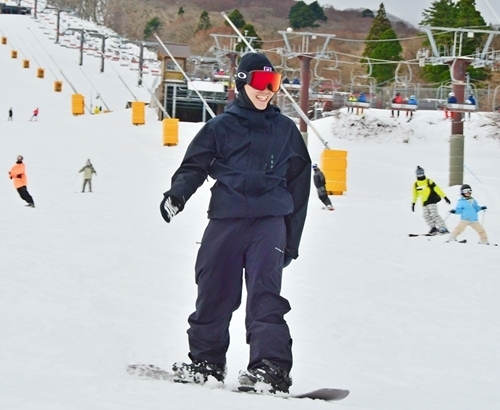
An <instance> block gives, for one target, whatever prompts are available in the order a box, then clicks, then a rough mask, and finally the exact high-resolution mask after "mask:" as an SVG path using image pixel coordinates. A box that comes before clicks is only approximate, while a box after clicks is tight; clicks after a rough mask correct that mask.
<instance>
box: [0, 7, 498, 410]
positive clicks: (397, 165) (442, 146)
mask: <svg viewBox="0 0 500 410" xmlns="http://www.w3.org/2000/svg"><path fill="white" fill-rule="evenodd" d="M37 25H38V23H36V22H34V21H33V20H32V19H31V18H30V17H22V16H6V15H0V29H1V30H2V33H1V34H2V35H5V36H7V37H8V38H9V43H8V44H7V45H0V73H1V78H2V80H3V81H2V87H1V92H0V164H1V165H2V167H3V170H4V174H3V175H4V179H3V181H2V180H0V181H2V182H1V183H0V198H1V201H0V234H1V235H0V242H1V246H0V281H1V286H0V403H1V407H2V408H5V409H9V410H33V409H37V410H42V409H47V410H49V409H50V410H62V409H65V410H66V409H77V410H80V409H81V410H88V409H106V410H118V409H119V410H126V409H134V410H135V409H165V408H186V409H196V408H205V409H217V410H220V409H234V408H239V409H255V408H276V409H285V408H286V409H301V410H303V409H316V408H326V406H329V404H326V403H322V402H314V401H308V400H293V401H291V400H282V399H277V398H271V397H261V396H252V395H244V394H233V393H230V392H227V391H223V390H221V389H218V388H201V387H198V386H189V385H178V384H173V383H169V382H160V381H144V380H138V379H136V378H132V377H130V376H129V375H128V374H127V373H126V372H125V368H126V365H127V364H129V363H133V362H147V363H155V364H158V365H161V366H164V367H169V366H170V365H171V363H173V362H174V361H177V360H186V359H187V356H186V353H187V336H186V334H185V331H186V329H187V316H188V315H189V314H190V313H191V312H192V310H193V309H194V300H195V296H196V287H195V284H194V273H193V270H194V268H193V266H194V259H195V256H196V251H197V247H198V245H197V241H199V240H200V238H201V235H202V232H203V229H204V227H205V225H206V222H207V221H206V213H205V212H206V209H207V203H208V199H209V195H210V194H209V187H210V183H206V184H205V185H204V186H203V187H202V188H200V190H199V192H197V193H196V195H195V196H193V198H192V199H191V200H190V202H189V203H188V204H187V206H186V209H185V210H184V211H183V212H182V213H181V214H180V215H178V216H177V217H176V218H175V219H174V220H173V222H172V223H171V224H169V225H167V224H165V223H164V222H163V220H162V219H161V217H160V215H159V211H158V205H159V202H160V200H161V198H162V192H164V191H165V190H166V189H167V188H168V187H169V178H170V176H171V175H172V173H173V172H174V170H175V169H176V167H177V166H178V165H179V163H180V161H181V158H182V156H183V154H184V151H185V149H186V147H187V144H188V143H189V141H190V140H191V138H192V137H193V136H194V134H195V133H196V132H197V130H198V129H199V128H200V127H201V125H202V124H192V123H181V124H180V131H179V139H180V142H179V145H178V146H176V147H163V146H162V143H161V123H159V122H158V121H156V117H155V114H154V112H152V110H147V118H146V125H144V126H139V127H138V126H133V125H132V124H131V113H130V110H126V109H125V108H124V107H125V103H126V101H130V100H131V95H130V92H129V91H128V90H127V88H126V87H125V86H124V85H123V83H122V81H121V80H120V79H119V78H118V74H117V73H119V75H120V77H122V78H123V79H124V81H125V82H126V84H127V86H128V87H129V88H130V90H132V92H133V94H136V95H137V97H138V98H139V99H143V100H145V101H149V98H148V92H147V90H145V88H144V87H137V85H136V84H137V82H136V80H137V77H136V75H137V73H136V72H133V71H131V70H129V69H128V68H127V67H123V66H120V65H119V63H118V62H115V63H112V62H108V61H106V64H107V65H108V64H115V65H116V67H115V68H116V72H117V73H115V72H114V71H113V70H112V69H111V70H108V66H107V68H106V71H105V74H101V73H100V72H99V62H98V59H95V58H94V57H92V58H91V57H88V58H87V57H84V58H85V62H84V65H83V67H82V68H80V67H79V65H78V52H77V51H76V50H71V49H67V48H63V47H60V46H56V45H54V44H53V41H50V40H49V39H48V37H47V36H46V35H44V34H43V31H42V30H41V29H40V28H38V27H37ZM38 42H40V43H41V44H42V45H43V49H45V50H47V52H44V51H43V49H42V46H40V45H39V43H38ZM12 43H14V44H15V45H16V46H19V49H20V50H22V52H23V53H25V55H26V58H29V59H30V60H32V58H33V57H35V58H36V59H37V60H42V58H43V61H44V62H45V63H46V64H47V65H46V68H47V70H46V73H47V77H46V78H45V79H38V78H36V68H37V67H36V65H32V66H31V67H30V68H29V69H23V68H22V67H21V60H20V59H17V60H14V59H11V57H10V50H11V48H10V46H11V44H12ZM23 44H24V45H25V47H23V46H22V45H23ZM48 55H51V56H52V58H53V59H54V61H55V63H52V59H51V58H49V57H48ZM20 57H22V56H20ZM56 64H57V66H58V67H61V69H62V71H63V72H64V73H65V75H66V76H67V78H68V79H69V80H70V81H71V83H72V84H73V85H74V87H75V88H76V89H77V90H78V91H79V92H82V93H83V94H85V95H86V96H87V97H88V98H89V100H90V92H91V91H92V90H93V88H92V86H91V85H90V83H89V81H88V80H87V79H86V77H85V75H86V76H87V77H88V78H89V79H90V81H91V82H92V84H94V85H95V86H96V88H97V89H98V90H99V93H100V94H101V95H102V96H103V98H104V99H105V100H106V102H107V103H108V105H109V106H110V108H111V109H112V111H113V112H111V113H109V114H105V115H92V116H91V115H88V114H87V115H84V116H80V117H74V116H72V115H71V94H72V90H71V88H70V87H69V86H68V84H66V81H64V85H63V92H62V93H56V92H54V91H53V80H54V78H51V74H50V70H48V67H51V68H52V70H53V71H54V72H55V73H56V74H57V73H58V71H56V70H57V67H56ZM83 73H85V75H83ZM148 81H149V83H148V84H150V83H152V81H154V79H153V78H149V79H148ZM92 94H93V96H94V97H95V91H92ZM92 101H93V100H92ZM10 107H12V108H13V109H14V121H12V122H7V111H8V109H9V108H10ZM36 107H39V108H40V116H39V120H38V122H29V121H28V120H29V118H30V117H31V112H32V110H33V109H34V108H36ZM398 121H399V122H398ZM490 122H491V119H490V118H489V115H487V114H475V115H473V117H472V119H471V121H470V122H465V134H466V146H465V150H466V156H465V162H466V166H467V169H466V172H465V182H468V183H470V184H471V185H472V187H473V190H474V192H473V195H474V197H476V198H477V200H478V201H479V202H480V203H481V204H485V205H487V206H488V211H487V212H486V214H485V215H484V219H482V221H483V223H484V226H485V228H486V230H487V232H488V234H489V237H490V240H491V242H498V241H499V237H500V224H499V222H500V213H499V210H500V198H499V195H500V176H499V173H498V157H499V152H500V150H499V145H498V140H497V139H494V138H491V136H492V135H493V134H494V132H495V128H494V127H493V126H490V125H488V124H489V123H490ZM380 124H385V125H384V126H381V125H380ZM395 124H397V126H394V125H395ZM314 125H315V128H316V129H318V130H319V132H320V133H321V135H322V137H323V138H325V139H326V140H327V141H328V143H329V146H330V147H331V148H338V149H345V150H347V151H348V192H347V194H346V195H344V196H342V197H332V201H333V204H334V206H335V208H336V210H335V211H334V212H326V211H324V210H322V209H321V203H320V201H319V200H318V198H317V197H316V193H315V192H314V191H312V192H311V200H310V205H309V214H308V220H307V224H306V228H305V232H304V236H303V242H302V245H301V249H300V257H299V259H298V260H296V261H294V262H293V263H292V264H291V265H290V266H289V267H288V268H287V269H286V270H285V272H284V281H283V282H284V287H283V295H284V296H285V297H286V298H288V299H289V301H290V303H291V305H292V311H291V312H290V313H289V314H288V315H287V320H288V322H289V324H290V328H291V331H292V335H293V339H294V356H295V364H294V368H293V370H292V375H293V377H294V385H293V386H292V391H293V392H301V391H304V390H309V389H313V388H317V387H322V386H336V387H341V388H348V389H350V390H351V395H350V396H349V397H348V398H347V399H345V400H344V401H343V402H340V403H338V404H335V407H337V408H345V409H351V408H356V409H374V410H375V409H377V410H378V409H380V410H381V409H384V410H387V409H394V410H400V409H406V410H408V409H412V410H413V409H414V410H417V409H418V410H421V409H436V410H443V409H449V410H452V409H453V410H456V409H481V410H486V409H487V410H493V409H497V408H498V407H499V406H500V399H499V396H498V386H499V384H500V376H499V374H500V373H499V371H498V369H499V368H500V354H499V353H498V342H499V339H500V325H499V322H498V315H499V313H500V302H499V298H498V295H497V293H498V292H497V289H498V288H499V287H500V276H499V275H498V263H499V261H500V248H499V247H494V246H480V245H477V244H476V242H477V237H476V233H475V232H473V231H472V230H468V231H466V232H465V233H464V234H463V237H464V238H467V239H468V240H469V243H467V244H465V245H460V244H445V243H443V242H444V240H445V238H443V237H433V238H431V239H430V240H428V239H427V238H409V237H408V233H409V232H424V231H426V230H427V228H426V226H425V223H424V221H423V218H422V216H421V208H420V206H417V211H416V212H415V213H412V212H411V208H410V204H411V188H412V183H413V181H414V171H415V168H416V166H417V165H420V166H422V167H424V168H425V170H426V172H427V175H428V176H429V177H431V178H432V179H434V180H435V181H436V182H437V183H438V184H439V185H441V187H442V188H443V189H445V190H446V192H447V194H448V196H449V197H450V198H451V199H452V201H455V200H456V198H457V195H458V187H456V186H453V187H448V186H447V180H448V178H447V169H448V155H449V152H448V151H449V141H448V140H449V134H450V128H451V126H450V124H449V122H445V121H443V119H442V113H438V112H418V113H416V116H415V119H414V120H413V121H412V122H410V123H406V122H405V119H403V118H401V119H400V120H395V119H390V118H389V112H388V111H382V110H369V111H368V112H367V113H366V115H365V117H364V118H360V117H358V116H355V115H354V116H353V115H351V116H349V115H347V113H346V112H345V111H341V112H340V114H339V116H338V117H335V116H333V117H330V118H325V119H321V120H318V121H315V123H314ZM309 149H310V152H311V156H312V158H313V160H314V161H315V162H319V158H320V154H321V152H322V150H323V146H322V144H321V143H320V142H319V139H318V138H316V137H315V136H314V134H313V133H310V135H309ZM18 154H22V155H24V158H25V163H26V167H27V174H28V178H29V185H28V186H29V190H30V192H31V194H32V195H33V197H34V199H35V201H36V205H37V207H36V208H35V209H29V208H25V207H24V206H23V202H22V201H21V199H20V198H19V197H18V195H17V193H16V191H15V190H14V188H13V186H12V183H11V181H10V180H9V179H8V177H7V171H8V170H9V169H10V167H11V166H12V165H13V164H14V161H15V158H16V156H17V155H18ZM87 158H90V159H91V160H92V162H93V164H94V166H95V168H96V170H97V177H95V178H94V180H93V183H94V193H93V194H88V193H85V194H81V193H79V191H80V188H81V174H78V170H79V169H80V168H81V167H82V166H83V165H84V163H85V161H86V160H87ZM439 207H440V212H441V214H442V215H443V216H446V214H447V211H448V209H449V207H447V206H446V205H445V204H440V205H439ZM457 222H458V217H456V216H453V215H452V216H450V217H449V218H447V220H446V223H447V225H448V227H449V228H452V227H454V225H455V224H456V223H457ZM243 314H244V312H243V311H242V310H241V309H240V310H239V311H238V312H236V314H235V316H234V318H233V322H232V325H231V338H232V341H231V347H230V350H229V352H228V366H229V374H228V378H227V382H228V384H229V385H232V386H234V385H235V384H236V379H237V374H238V370H239V369H242V368H244V367H245V366H246V358H247V346H246V345H245V334H244V323H243Z"/></svg>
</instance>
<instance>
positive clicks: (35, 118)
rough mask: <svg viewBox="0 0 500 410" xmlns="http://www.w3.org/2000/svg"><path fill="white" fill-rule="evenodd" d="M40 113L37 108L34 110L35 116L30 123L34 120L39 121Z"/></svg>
mask: <svg viewBox="0 0 500 410" xmlns="http://www.w3.org/2000/svg"><path fill="white" fill-rule="evenodd" d="M38 112H39V111H38V108H35V109H34V110H33V115H32V116H31V118H30V121H33V120H35V121H38Z"/></svg>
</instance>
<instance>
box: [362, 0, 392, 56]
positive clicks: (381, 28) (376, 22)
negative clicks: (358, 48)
mask: <svg viewBox="0 0 500 410" xmlns="http://www.w3.org/2000/svg"><path fill="white" fill-rule="evenodd" d="M391 28H392V27H391V22H390V21H389V19H388V18H387V14H386V12H385V6H384V3H381V4H380V7H379V9H378V11H377V15H376V16H375V18H374V19H373V23H372V26H371V28H370V31H369V33H368V36H367V37H366V40H368V41H373V40H378V39H379V38H380V36H381V35H382V34H383V33H385V32H386V31H387V30H389V29H391ZM376 45H377V43H375V42H367V43H366V46H365V50H364V51H363V56H365V57H369V56H370V55H371V53H372V52H373V49H374V48H375V47H376Z"/></svg>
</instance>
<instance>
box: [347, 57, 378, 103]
mask: <svg viewBox="0 0 500 410" xmlns="http://www.w3.org/2000/svg"><path fill="white" fill-rule="evenodd" d="M368 66H369V72H368V74H367V75H353V72H352V70H351V83H350V94H349V98H348V99H347V101H346V102H345V105H346V106H347V107H351V108H356V111H357V110H359V109H361V110H365V109H369V108H370V106H371V103H372V98H373V96H374V95H375V78H373V77H372V76H371V74H372V65H371V62H370V60H369V59H368ZM358 81H359V82H358ZM361 81H363V82H361ZM354 97H355V98H356V100H354Z"/></svg>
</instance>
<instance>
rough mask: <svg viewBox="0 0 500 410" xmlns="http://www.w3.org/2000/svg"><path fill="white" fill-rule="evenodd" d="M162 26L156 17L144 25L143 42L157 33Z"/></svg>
mask: <svg viewBox="0 0 500 410" xmlns="http://www.w3.org/2000/svg"><path fill="white" fill-rule="evenodd" d="M162 25H163V24H162V22H161V21H160V19H159V18H158V17H153V18H152V19H151V20H149V21H148V22H147V23H146V27H144V40H147V39H148V38H149V37H151V36H152V35H153V33H155V32H156V31H159V30H160V29H161V27H162Z"/></svg>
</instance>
